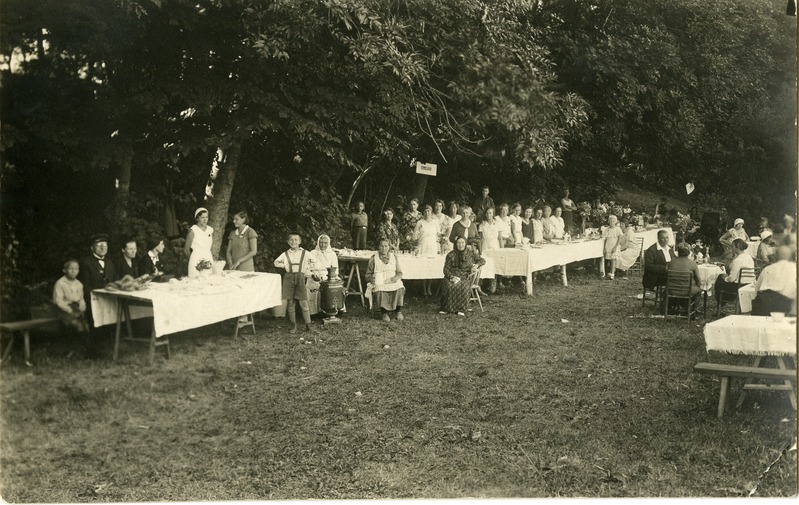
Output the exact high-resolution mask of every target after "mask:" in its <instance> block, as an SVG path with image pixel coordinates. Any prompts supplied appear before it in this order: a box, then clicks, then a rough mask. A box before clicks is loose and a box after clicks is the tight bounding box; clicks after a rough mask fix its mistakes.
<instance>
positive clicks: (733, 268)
mask: <svg viewBox="0 0 799 505" xmlns="http://www.w3.org/2000/svg"><path fill="white" fill-rule="evenodd" d="M747 247H748V246H747V244H746V242H745V241H744V240H741V239H739V238H737V239H735V240H733V242H732V250H733V253H734V254H735V257H733V259H732V261H731V262H730V266H729V269H728V271H729V273H728V274H727V275H724V274H719V276H718V278H716V284H715V286H714V288H713V291H714V292H715V296H716V302H718V301H719V299H720V298H721V292H722V291H724V292H726V293H737V292H738V274H740V272H741V268H755V259H754V258H752V257H751V256H749V254H748V253H747V252H746V249H747Z"/></svg>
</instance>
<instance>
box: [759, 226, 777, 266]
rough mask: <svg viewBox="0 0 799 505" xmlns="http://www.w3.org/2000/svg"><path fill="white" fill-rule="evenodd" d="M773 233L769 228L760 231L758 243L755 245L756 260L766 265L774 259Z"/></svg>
mask: <svg viewBox="0 0 799 505" xmlns="http://www.w3.org/2000/svg"><path fill="white" fill-rule="evenodd" d="M773 235H774V233H773V232H772V231H771V230H763V231H762V232H760V243H759V244H758V245H757V258H756V259H757V260H758V261H760V262H761V263H763V264H766V265H768V264H769V263H771V262H772V261H773V260H774V252H775V249H776V246H775V244H774V237H773Z"/></svg>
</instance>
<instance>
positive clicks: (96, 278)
mask: <svg viewBox="0 0 799 505" xmlns="http://www.w3.org/2000/svg"><path fill="white" fill-rule="evenodd" d="M107 255H108V235H106V234H105V233H98V234H97V235H94V236H92V238H91V254H88V255H86V256H84V257H83V258H81V259H80V262H79V263H80V273H79V274H78V280H79V281H80V282H81V284H83V296H84V298H85V299H86V306H87V307H88V308H89V311H91V292H92V290H93V289H99V288H104V287H105V286H106V284H108V283H110V282H112V281H114V280H116V268H115V266H114V262H113V261H111V258H109V257H108V256H107Z"/></svg>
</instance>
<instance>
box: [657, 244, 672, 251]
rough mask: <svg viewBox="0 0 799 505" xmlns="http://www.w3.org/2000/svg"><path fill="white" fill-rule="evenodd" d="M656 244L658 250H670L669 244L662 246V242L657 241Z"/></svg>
mask: <svg viewBox="0 0 799 505" xmlns="http://www.w3.org/2000/svg"><path fill="white" fill-rule="evenodd" d="M655 245H656V246H657V248H658V251H667V252H668V250H669V246H666V247H660V242H655Z"/></svg>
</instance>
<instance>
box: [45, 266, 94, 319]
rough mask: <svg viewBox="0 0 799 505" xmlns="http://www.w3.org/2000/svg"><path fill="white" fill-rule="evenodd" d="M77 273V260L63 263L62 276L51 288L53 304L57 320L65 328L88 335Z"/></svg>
mask: <svg viewBox="0 0 799 505" xmlns="http://www.w3.org/2000/svg"><path fill="white" fill-rule="evenodd" d="M79 272H80V266H79V264H78V262H77V260H67V261H66V262H65V263H64V276H63V277H61V278H60V279H58V280H57V281H56V283H55V286H53V303H54V304H55V305H56V306H57V307H58V309H59V311H58V318H59V319H60V320H61V322H62V323H64V325H65V326H67V327H68V328H72V329H74V330H76V331H77V332H79V333H88V332H89V323H88V321H87V320H86V301H85V300H84V299H83V284H81V282H80V281H79V280H78V279H77V277H78V273H79Z"/></svg>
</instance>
